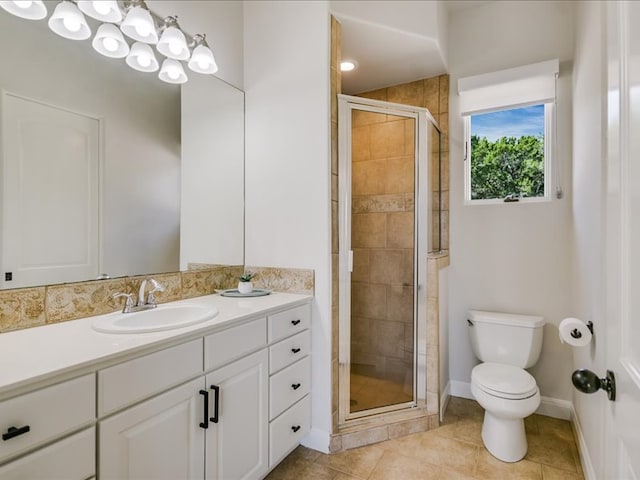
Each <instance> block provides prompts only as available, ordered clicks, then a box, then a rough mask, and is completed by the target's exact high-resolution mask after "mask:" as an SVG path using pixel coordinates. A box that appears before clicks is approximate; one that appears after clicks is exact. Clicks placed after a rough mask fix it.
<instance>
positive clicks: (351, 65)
mask: <svg viewBox="0 0 640 480" xmlns="http://www.w3.org/2000/svg"><path fill="white" fill-rule="evenodd" d="M357 66H358V64H357V63H356V62H355V60H343V61H342V62H340V71H341V72H350V71H352V70H355V69H356V67H357Z"/></svg>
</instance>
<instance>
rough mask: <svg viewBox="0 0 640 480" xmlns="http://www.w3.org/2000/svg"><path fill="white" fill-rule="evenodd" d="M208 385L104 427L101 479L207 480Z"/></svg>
mask: <svg viewBox="0 0 640 480" xmlns="http://www.w3.org/2000/svg"><path fill="white" fill-rule="evenodd" d="M202 380H203V379H202V377H200V378H198V379H196V380H192V381H191V382H189V383H186V384H184V385H182V386H180V387H176V388H174V389H173V390H169V391H168V392H166V393H163V394H162V395H158V396H157V397H154V398H152V399H150V400H147V401H146V402H143V403H141V404H139V405H136V406H135V407H131V408H129V409H127V410H125V411H123V412H122V413H119V414H117V415H115V416H113V417H111V418H108V419H107V420H104V421H102V422H100V426H99V438H100V443H99V445H100V457H99V464H98V465H99V477H100V479H101V480H107V479H117V480H125V479H153V480H176V479H203V478H204V458H203V456H204V439H205V431H206V430H204V429H203V428H201V427H200V423H201V422H203V421H204V418H203V414H204V396H203V395H201V394H200V393H199V391H200V390H202V388H203V387H204V385H203V381H202Z"/></svg>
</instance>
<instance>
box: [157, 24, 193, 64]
mask: <svg viewBox="0 0 640 480" xmlns="http://www.w3.org/2000/svg"><path fill="white" fill-rule="evenodd" d="M156 49H157V50H158V51H159V52H160V53H161V54H162V55H164V56H165V57H167V58H173V59H174V60H188V59H189V47H188V46H187V39H186V38H185V36H184V33H182V30H180V26H179V25H178V17H167V18H165V19H164V30H163V32H162V35H161V36H160V40H158V44H157V45H156Z"/></svg>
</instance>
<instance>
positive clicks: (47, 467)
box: [0, 427, 96, 480]
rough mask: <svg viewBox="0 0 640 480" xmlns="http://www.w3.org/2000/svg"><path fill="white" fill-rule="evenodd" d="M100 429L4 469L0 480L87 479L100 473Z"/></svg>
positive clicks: (75, 436) (37, 453) (42, 450)
mask: <svg viewBox="0 0 640 480" xmlns="http://www.w3.org/2000/svg"><path fill="white" fill-rule="evenodd" d="M95 438H96V429H95V428H94V427H91V428H89V429H87V430H84V431H82V432H80V433H76V434H75V435H72V436H71V437H69V438H65V439H64V440H60V441H59V442H56V443H54V444H52V445H49V446H48V447H46V448H43V449H41V450H38V451H36V452H34V453H32V454H30V455H27V456H25V457H22V458H20V459H19V460H15V461H13V462H10V463H8V464H6V465H4V466H3V467H0V480H50V479H52V478H64V479H65V480H85V479H87V478H93V476H94V475H95V474H96V450H95V446H96V440H95Z"/></svg>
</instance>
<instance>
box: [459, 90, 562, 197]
mask: <svg viewBox="0 0 640 480" xmlns="http://www.w3.org/2000/svg"><path fill="white" fill-rule="evenodd" d="M535 105H544V195H543V196H540V197H521V198H519V199H518V201H515V202H505V200H504V198H484V199H472V198H471V116H472V115H466V116H465V117H464V205H500V204H519V203H541V202H550V201H551V200H552V192H551V190H552V185H553V184H552V182H551V180H552V179H551V175H552V171H553V169H552V164H553V161H554V158H553V153H554V152H553V148H552V146H553V145H554V144H555V139H554V138H553V133H554V122H555V108H556V106H555V105H554V104H553V103H542V102H534V103H530V104H526V105H511V106H508V107H504V108H498V109H495V110H490V111H485V112H477V113H476V115H481V114H483V113H492V112H500V111H505V110H515V109H517V108H524V107H531V106H535Z"/></svg>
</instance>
